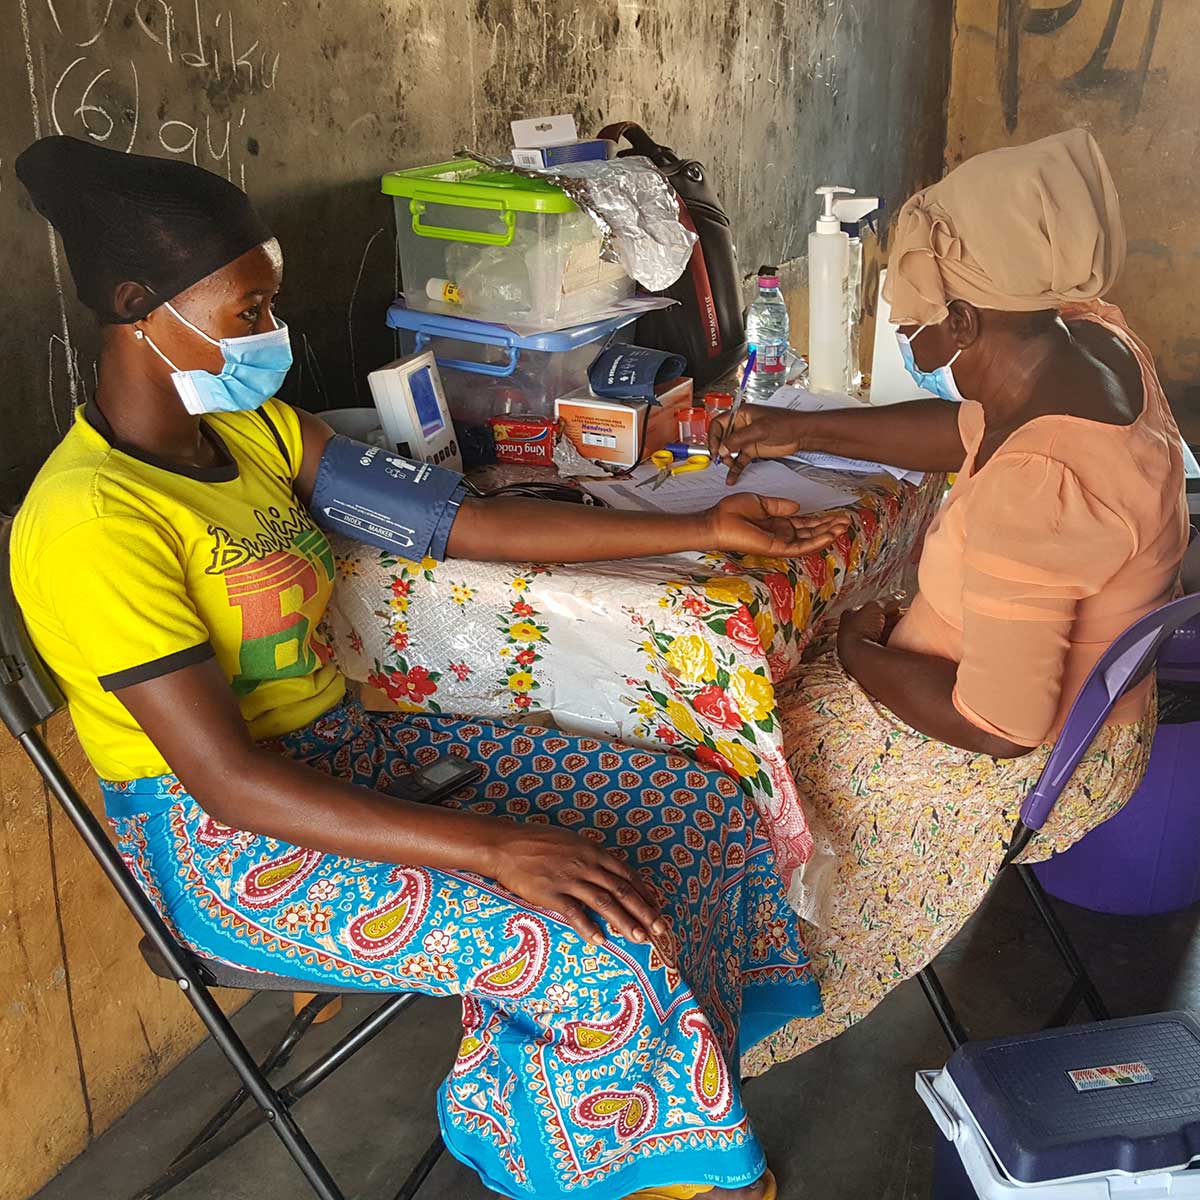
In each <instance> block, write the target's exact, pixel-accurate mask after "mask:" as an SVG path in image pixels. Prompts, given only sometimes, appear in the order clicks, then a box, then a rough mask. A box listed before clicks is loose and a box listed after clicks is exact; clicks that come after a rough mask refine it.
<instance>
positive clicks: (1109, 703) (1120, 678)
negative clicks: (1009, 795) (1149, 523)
mask: <svg viewBox="0 0 1200 1200" xmlns="http://www.w3.org/2000/svg"><path fill="white" fill-rule="evenodd" d="M1198 565H1200V539H1197V540H1196V541H1194V542H1193V545H1192V548H1191V549H1190V550H1189V553H1188V560H1187V561H1185V564H1184V570H1183V579H1184V584H1185V586H1186V587H1188V588H1189V589H1194V588H1196V587H1197V583H1196V572H1195V568H1196V567H1197V566H1198ZM1198 620H1200V591H1197V590H1191V591H1190V594H1189V595H1186V596H1184V597H1182V598H1181V599H1179V600H1172V601H1171V602H1170V603H1169V604H1164V605H1163V606H1162V607H1161V608H1157V609H1155V610H1154V612H1152V613H1148V614H1147V615H1146V616H1144V617H1142V618H1141V620H1139V621H1135V622H1134V623H1133V624H1132V625H1130V626H1129V628H1128V629H1126V630H1125V632H1124V633H1123V634H1121V636H1120V637H1119V638H1117V640H1116V641H1115V642H1113V644H1112V645H1111V646H1110V647H1109V648H1108V650H1106V651H1105V653H1104V656H1103V657H1102V658H1101V659H1100V661H1099V662H1098V663H1097V664H1096V665H1095V667H1094V668H1093V669H1092V673H1091V674H1090V675H1089V676H1088V677H1087V680H1086V682H1085V683H1084V685H1083V687H1082V688H1080V690H1079V695H1078V696H1076V697H1075V703H1074V704H1072V705H1071V711H1070V712H1069V713H1068V714H1067V720H1066V723H1065V724H1064V725H1063V730H1062V733H1061V734H1060V735H1059V738H1058V741H1057V742H1056V743H1055V745H1054V749H1053V750H1052V751H1051V752H1050V757H1049V758H1048V759H1047V760H1046V765H1045V767H1044V768H1043V769H1042V774H1041V776H1040V777H1039V779H1038V781H1037V784H1036V785H1035V786H1034V788H1033V790H1032V791H1031V792H1030V793H1029V795H1028V796H1027V797H1026V798H1025V803H1024V804H1023V805H1022V806H1021V816H1020V819H1019V820H1018V821H1017V826H1016V829H1015V830H1014V832H1013V837H1012V840H1011V842H1010V843H1009V850H1008V853H1007V854H1006V855H1005V857H1004V862H1003V864H1002V865H1001V870H1003V869H1004V867H1007V866H1010V865H1012V863H1013V860H1014V859H1015V858H1016V857H1017V855H1019V854H1020V853H1021V851H1022V850H1024V849H1025V847H1026V846H1027V845H1028V844H1029V840H1030V838H1032V837H1033V835H1034V834H1035V833H1036V832H1037V831H1038V830H1039V829H1041V828H1042V826H1043V825H1044V824H1045V823H1046V819H1047V818H1048V817H1049V816H1050V813H1051V812H1052V811H1053V810H1054V806H1055V804H1056V803H1057V802H1058V797H1059V796H1060V794H1061V793H1062V790H1063V788H1064V787H1065V786H1066V785H1067V782H1068V781H1069V780H1070V778H1071V776H1072V774H1074V771H1075V768H1076V767H1077V766H1078V765H1079V761H1080V759H1082V758H1083V756H1084V755H1085V754H1086V753H1087V750H1088V747H1089V746H1091V744H1092V741H1093V740H1094V738H1095V737H1096V734H1097V733H1099V732H1100V729H1101V727H1102V726H1103V725H1104V722H1105V721H1106V720H1107V719H1108V716H1109V714H1110V713H1111V712H1112V710H1113V706H1114V705H1115V704H1116V702H1117V701H1118V700H1119V699H1120V698H1121V697H1122V696H1123V695H1125V693H1126V692H1128V691H1129V690H1130V689H1131V688H1134V687H1136V686H1137V685H1138V684H1139V683H1141V682H1142V680H1144V679H1145V678H1146V676H1147V675H1149V674H1150V672H1151V671H1152V670H1154V668H1155V666H1156V664H1157V663H1158V661H1159V658H1160V656H1163V655H1164V652H1166V655H1165V656H1166V658H1167V659H1168V660H1175V659H1178V658H1180V657H1183V658H1186V657H1187V652H1188V650H1189V648H1190V647H1191V646H1192V645H1193V644H1194V643H1195V641H1196V639H1197V636H1198V630H1197V627H1196V626H1195V625H1193V622H1197V621H1198ZM1177 633H1178V635H1179V636H1178V638H1176V634H1177ZM1189 678H1194V676H1191V677H1189ZM1014 869H1015V870H1016V872H1017V874H1018V875H1019V876H1020V879H1021V882H1022V883H1023V884H1024V885H1025V890H1026V891H1027V892H1028V893H1029V897H1030V899H1031V900H1032V901H1033V904H1034V907H1035V908H1036V909H1037V912H1038V916H1039V917H1040V918H1041V920H1042V923H1043V924H1044V925H1045V926H1046V929H1047V931H1048V932H1049V934H1050V937H1051V938H1052V939H1053V941H1054V945H1055V948H1056V949H1057V950H1058V953H1059V955H1060V957H1061V958H1062V960H1063V962H1064V964H1065V965H1066V967H1067V970H1068V971H1069V972H1070V973H1071V977H1072V984H1071V989H1070V991H1069V992H1068V993H1067V995H1066V996H1065V997H1064V999H1063V1002H1062V1003H1061V1004H1060V1005H1059V1006H1058V1008H1057V1009H1056V1010H1055V1012H1054V1014H1053V1016H1051V1018H1050V1020H1049V1021H1048V1022H1047V1023H1046V1028H1048V1029H1049V1028H1053V1027H1054V1026H1056V1025H1063V1024H1066V1022H1067V1021H1068V1020H1069V1019H1070V1018H1071V1016H1072V1015H1073V1014H1074V1012H1075V1010H1076V1009H1077V1008H1078V1007H1079V1004H1080V1002H1081V1001H1082V1002H1083V1003H1084V1004H1086V1005H1087V1008H1088V1011H1089V1012H1090V1013H1091V1015H1092V1016H1093V1018H1095V1020H1097V1021H1107V1020H1109V1019H1110V1018H1109V1014H1108V1010H1107V1009H1106V1008H1105V1006H1104V1001H1103V1000H1101V998H1100V993H1099V992H1098V991H1097V990H1096V985H1095V984H1094V983H1093V982H1092V978H1091V976H1090V975H1089V974H1088V972H1087V968H1086V967H1085V966H1084V965H1083V961H1082V960H1081V959H1080V957H1079V953H1078V951H1076V949H1075V947H1074V945H1073V944H1072V942H1071V939H1070V937H1069V936H1068V935H1067V931H1066V929H1065V928H1064V927H1063V925H1062V923H1061V922H1060V921H1059V919H1058V916H1057V915H1056V914H1055V912H1054V910H1053V908H1052V907H1051V905H1050V900H1049V898H1048V897H1047V895H1046V892H1045V890H1044V889H1043V888H1042V885H1041V884H1040V883H1039V882H1038V879H1037V877H1036V876H1035V875H1034V873H1033V871H1032V870H1031V869H1030V867H1028V866H1025V865H1019V866H1016V867H1015V868H1014ZM917 979H918V980H919V981H920V984H921V987H922V988H923V989H924V991H925V997H926V999H927V1000H928V1001H929V1004H930V1006H931V1007H932V1009H933V1011H934V1015H935V1016H936V1017H937V1019H938V1023H939V1024H940V1025H941V1027H942V1030H943V1032H944V1033H945V1034H946V1037H947V1038H948V1039H949V1041H950V1044H951V1046H953V1047H954V1048H955V1049H958V1047H959V1046H961V1045H962V1044H963V1043H964V1042H965V1041H966V1040H967V1034H966V1031H965V1029H964V1028H963V1026H962V1024H961V1023H960V1022H959V1020H958V1017H957V1015H956V1014H955V1012H954V1008H953V1006H952V1005H951V1003H950V999H949V997H948V996H947V995H946V992H945V989H944V988H943V987H942V984H941V981H940V980H939V979H938V977H937V975H936V973H935V972H934V969H933V967H932V965H930V966H928V967H926V968H925V969H924V970H923V971H921V972H919V973H918V975H917Z"/></svg>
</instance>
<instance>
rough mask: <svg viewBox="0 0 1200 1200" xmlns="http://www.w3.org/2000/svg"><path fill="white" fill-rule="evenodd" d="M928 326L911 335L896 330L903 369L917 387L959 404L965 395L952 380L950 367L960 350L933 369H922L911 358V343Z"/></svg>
mask: <svg viewBox="0 0 1200 1200" xmlns="http://www.w3.org/2000/svg"><path fill="white" fill-rule="evenodd" d="M928 328H929V326H928V325H922V326H921V329H918V330H917V332H916V333H914V334H913V335H912V337H908V336H907V335H905V334H903V333H901V332H900V330H899V329H897V330H896V340H897V341H898V342H899V343H900V357H901V358H902V359H903V360H904V369H905V370H906V371H907V372H908V373H909V374H910V375H911V376H912V378H913V382H914V383H916V385H917V387H920V388H924V389H925V390H926V391H927V392H932V393H933V394H934V395H935V396H940V397H941V398H942V399H943V400H950V401H952V402H953V403H955V404H961V403H962V402H963V400H964V399H965V397H964V396H963V394H962V392H960V391H959V390H958V384H957V383H955V381H954V372H953V371H952V370H951V369H950V368H951V367H952V366H953V365H954V363H955V362H957V361H958V356H959V354H962V351H961V350H959V352H958V354H956V355H955V356H954V357H953V358H952V359H951V360H950V361H949V362H948V363H947V364H946V365H945V366H944V367H938V368H937V369H936V370H934V371H922V370H921V368H920V367H918V366H917V360H916V359H915V358H913V352H912V343H913V342H914V340H915V339H916V338H917V336H918V335H919V334H920V333H921V330H924V329H928Z"/></svg>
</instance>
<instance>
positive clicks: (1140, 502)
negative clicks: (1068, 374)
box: [889, 303, 1188, 746]
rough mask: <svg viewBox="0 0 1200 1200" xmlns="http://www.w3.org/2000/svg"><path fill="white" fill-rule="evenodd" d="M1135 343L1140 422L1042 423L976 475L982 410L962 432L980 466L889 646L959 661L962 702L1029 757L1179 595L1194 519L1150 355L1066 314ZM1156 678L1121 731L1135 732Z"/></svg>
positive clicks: (1129, 704)
mask: <svg viewBox="0 0 1200 1200" xmlns="http://www.w3.org/2000/svg"><path fill="white" fill-rule="evenodd" d="M1063 317H1064V318H1066V319H1074V320H1078V319H1080V318H1085V319H1088V320H1093V321H1097V322H1099V323H1100V324H1102V325H1103V326H1104V327H1105V328H1107V329H1109V330H1111V331H1112V332H1113V333H1115V334H1117V335H1118V336H1119V337H1121V338H1122V339H1123V340H1124V341H1125V343H1126V345H1127V346H1128V347H1129V348H1130V350H1131V351H1132V352H1133V354H1134V355H1135V356H1136V357H1137V360H1138V362H1139V364H1140V366H1141V369H1142V380H1143V383H1144V387H1145V400H1144V403H1143V407H1142V411H1141V413H1140V415H1139V416H1138V418H1137V420H1135V421H1134V422H1133V424H1131V425H1106V424H1103V423H1101V422H1099V421H1089V420H1086V419H1083V418H1080V417H1072V416H1060V415H1047V416H1042V417H1036V418H1034V419H1033V420H1032V421H1029V422H1027V423H1026V424H1025V425H1023V426H1021V428H1020V429H1018V430H1016V432H1014V433H1013V434H1012V435H1011V436H1010V437H1009V438H1008V439H1007V440H1006V441H1005V442H1004V443H1003V445H1002V446H1001V447H1000V449H999V450H998V451H997V452H996V453H994V454H993V455H992V457H991V458H990V459H989V460H988V462H987V463H986V464H985V465H984V466H982V467H981V468H979V470H976V469H975V457H976V455H977V453H978V451H979V446H980V443H981V441H982V439H983V435H984V412H983V408H982V406H981V405H979V404H977V403H975V402H973V401H967V402H966V403H964V404H963V405H962V407H961V410H960V414H959V430H960V432H961V433H962V439H963V445H964V446H965V447H966V451H967V457H966V461H965V462H964V464H963V469H962V471H961V472H959V475H958V478H957V480H956V481H955V484H954V487H953V488H952V489H951V491H950V494H949V496H948V497H947V499H946V502H945V504H944V505H943V506H942V509H941V511H940V513H939V514H938V516H937V518H936V520H935V521H934V522H933V524H932V525H931V526H930V528H929V532H928V534H927V536H926V539H925V546H924V549H923V551H922V554H921V562H920V566H919V581H920V591H919V594H918V595H917V597H916V599H915V600H914V602H913V605H912V608H911V609H910V610H909V612H908V613H907V614H906V615H905V617H904V618H903V620H901V622H900V623H899V625H897V627H896V629H895V631H894V632H893V634H892V637H891V639H890V642H889V645H892V646H895V647H898V648H900V649H904V650H912V651H915V652H918V653H923V654H933V655H937V656H938V657H941V658H948V659H951V660H952V661H954V662H956V663H957V664H958V676H957V683H956V686H955V689H954V705H955V707H956V708H957V709H958V711H959V712H960V713H961V714H962V715H963V716H964V717H965V718H966V719H967V720H968V721H970V722H971V723H972V724H974V725H977V726H978V727H979V728H981V729H984V730H987V731H988V732H989V733H993V734H997V735H999V736H1000V737H1004V738H1008V739H1009V740H1010V741H1013V742H1016V743H1017V744H1019V745H1023V746H1037V745H1040V744H1041V743H1042V742H1045V741H1052V740H1053V739H1054V738H1055V737H1057V735H1058V733H1059V731H1060V730H1061V728H1062V725H1063V722H1064V721H1065V719H1066V715H1067V712H1068V710H1069V709H1070V707H1071V703H1072V701H1073V700H1074V699H1075V696H1076V693H1077V692H1078V691H1079V689H1080V687H1081V686H1082V685H1083V682H1084V680H1085V679H1086V678H1087V675H1088V673H1089V672H1090V671H1091V669H1092V667H1093V666H1094V665H1095V664H1096V662H1097V660H1098V659H1099V658H1100V656H1101V655H1102V654H1103V653H1104V651H1105V649H1106V648H1107V647H1108V645H1109V643H1111V642H1112V641H1113V639H1114V638H1116V637H1117V635H1118V634H1120V633H1121V632H1122V630H1124V629H1125V628H1126V626H1128V625H1129V624H1130V623H1131V622H1133V621H1135V620H1137V619H1138V618H1139V617H1141V616H1144V615H1145V614H1146V613H1148V612H1150V611H1151V610H1153V609H1154V608H1156V607H1158V606H1159V605H1160V604H1164V603H1166V602H1167V601H1168V600H1170V599H1171V597H1172V596H1173V595H1174V593H1175V591H1176V588H1177V582H1178V575H1179V564H1180V562H1181V560H1182V558H1183V553H1184V550H1185V549H1186V547H1187V537H1188V532H1187V531H1188V516H1187V504H1186V500H1185V497H1184V488H1183V459H1182V454H1181V451H1180V443H1179V432H1178V430H1177V429H1176V426H1175V421H1174V418H1173V417H1172V416H1171V411H1170V408H1169V407H1168V405H1167V400H1166V397H1165V395H1164V394H1163V390H1162V387H1161V386H1160V384H1159V382H1158V376H1157V375H1156V373H1155V370H1154V365H1153V362H1152V361H1151V358H1150V354H1149V352H1148V351H1147V349H1146V348H1145V346H1143V345H1142V343H1141V342H1140V341H1139V340H1138V339H1137V338H1136V337H1135V336H1134V335H1133V334H1132V333H1130V331H1129V329H1128V327H1127V326H1126V325H1125V322H1124V318H1123V317H1122V315H1121V313H1120V311H1119V310H1118V309H1116V308H1114V307H1112V306H1111V305H1104V304H1099V303H1093V304H1089V305H1086V306H1079V307H1074V308H1071V309H1066V310H1064V311H1063ZM1150 686H1151V685H1150V681H1149V680H1147V681H1146V682H1145V683H1144V684H1142V685H1141V686H1139V687H1138V688H1137V689H1136V690H1135V691H1133V692H1131V693H1130V694H1129V695H1127V696H1125V697H1124V698H1123V699H1122V700H1121V701H1120V702H1119V703H1118V705H1117V706H1116V708H1115V709H1114V711H1113V714H1112V717H1111V721H1112V722H1114V723H1116V722H1130V721H1136V720H1138V719H1139V717H1140V716H1141V715H1142V713H1143V711H1144V710H1145V705H1146V698H1147V695H1148V693H1149V689H1150Z"/></svg>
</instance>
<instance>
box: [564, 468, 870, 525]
mask: <svg viewBox="0 0 1200 1200" xmlns="http://www.w3.org/2000/svg"><path fill="white" fill-rule="evenodd" d="M657 474H658V468H657V467H656V466H654V465H653V464H652V463H642V465H641V466H640V467H638V468H637V469H636V470H635V471H634V472H633V473H632V474H631V475H630V476H629V478H628V479H618V480H611V481H609V482H605V483H601V482H599V481H597V480H591V479H586V480H584V481H583V487H584V489H585V490H586V491H589V492H591V494H592V495H593V496H596V497H598V498H599V499H601V500H603V501H604V502H605V503H606V504H608V505H609V506H610V507H611V508H624V509H641V510H643V511H645V510H650V511H653V512H670V513H688V512H700V511H702V510H703V509H706V508H711V507H712V506H713V505H714V504H716V503H717V501H718V500H720V499H722V498H723V497H725V496H735V495H737V494H738V493H739V492H751V493H753V494H754V495H756V496H782V497H783V499H785V500H795V501H796V502H797V503H798V504H799V505H800V511H801V512H802V513H812V512H822V511H823V510H825V509H828V508H844V507H845V506H846V505H847V504H853V503H854V502H855V500H856V499H857V497H856V496H855V495H854V493H853V492H849V491H846V490H845V489H844V488H839V487H834V486H832V485H831V484H828V483H821V482H819V481H817V480H815V479H809V478H808V477H807V476H805V475H801V474H800V473H799V472H798V471H793V470H792V468H791V467H789V466H786V465H785V464H784V463H781V462H774V461H762V462H756V463H753V464H752V465H750V466H749V467H747V468H746V470H745V471H744V472H743V473H742V477H741V478H740V479H739V480H738V481H737V482H736V483H735V484H732V485H727V484H726V483H725V479H726V477H727V476H728V474H729V471H728V469H727V468H726V467H725V465H724V464H723V463H714V464H713V465H712V466H710V467H709V468H708V469H707V470H705V471H687V472H685V473H684V474H682V475H672V476H671V478H670V479H668V480H667V481H666V482H665V483H664V484H662V486H661V487H658V488H653V487H651V485H650V484H646V486H645V487H638V486H637V485H638V484H639V483H642V482H643V481H644V480H647V479H653V478H654V476H655V475H657Z"/></svg>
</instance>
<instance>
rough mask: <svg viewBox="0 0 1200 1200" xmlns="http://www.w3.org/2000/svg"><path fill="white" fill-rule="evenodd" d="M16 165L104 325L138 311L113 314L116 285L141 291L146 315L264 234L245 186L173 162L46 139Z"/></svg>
mask: <svg viewBox="0 0 1200 1200" xmlns="http://www.w3.org/2000/svg"><path fill="white" fill-rule="evenodd" d="M15 165H16V171H17V176H18V178H19V179H20V180H21V182H22V183H23V184H24V185H25V187H26V188H27V189H28V191H29V195H30V197H31V198H32V200H33V203H34V205H35V206H36V208H37V210H38V212H40V213H41V214H42V216H44V217H45V218H46V220H47V221H49V222H50V224H51V225H53V226H54V228H55V229H57V230H58V233H59V236H60V237H61V238H62V242H63V246H64V248H65V249H66V252H67V262H68V263H69V264H70V266H71V274H72V276H73V277H74V279H75V287H76V290H77V291H78V293H79V299H80V300H81V301H82V302H83V303H84V304H86V305H87V307H88V308H90V309H91V310H92V311H93V312H95V313H96V314H97V315H98V316H99V317H100V319H101V320H102V321H106V322H109V323H113V324H120V323H122V322H129V321H133V320H137V319H139V318H140V317H142V316H144V315H145V313H144V312H139V313H137V314H135V315H133V316H120V315H118V314H117V313H116V312H114V311H113V292H114V289H115V288H116V286H117V285H118V284H120V283H124V282H126V281H133V282H135V283H140V284H142V285H144V286H145V287H147V288H149V289H150V290H151V291H152V292H153V294H154V298H153V300H152V301H151V302H150V303H149V304H148V305H147V307H146V311H147V312H148V311H150V310H151V309H153V308H155V307H157V306H158V305H159V304H161V303H162V302H163V301H164V300H170V299H172V298H173V297H175V296H177V295H179V293H180V292H182V291H184V290H185V289H186V288H189V287H191V286H192V284H193V283H197V282H199V281H200V280H201V279H203V278H204V277H205V276H206V275H211V274H212V273H213V272H214V271H218V270H220V269H221V267H224V266H226V265H228V264H229V263H231V262H233V260H234V259H235V258H240V257H241V256H242V255H243V254H245V253H246V251H247V250H252V249H253V248H254V247H255V246H259V245H261V244H262V243H263V242H266V241H269V240H270V239H271V236H272V235H271V231H270V230H269V229H268V228H267V226H266V224H265V222H264V221H263V220H262V218H261V217H260V216H259V215H258V214H257V213H256V212H255V211H254V209H253V208H252V207H251V204H250V200H249V199H248V197H247V196H246V193H245V192H243V191H242V190H241V189H240V188H236V187H234V186H233V184H232V183H230V182H229V181H228V180H225V179H222V178H221V176H220V175H214V174H213V173H212V172H211V171H205V170H204V169H203V168H201V167H194V166H192V164H191V163H185V162H180V161H179V160H178V159H173V158H148V157H146V156H144V155H141V154H121V153H119V152H118V151H116V150H107V149H105V148H104V147H103V146H99V145H97V144H96V143H95V142H84V141H79V140H77V139H76V138H69V137H46V138H42V139H41V140H40V141H36V142H34V143H33V145H32V146H30V147H29V148H28V149H27V150H25V151H24V153H22V154H21V155H20V157H18V159H17V161H16V164H15Z"/></svg>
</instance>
